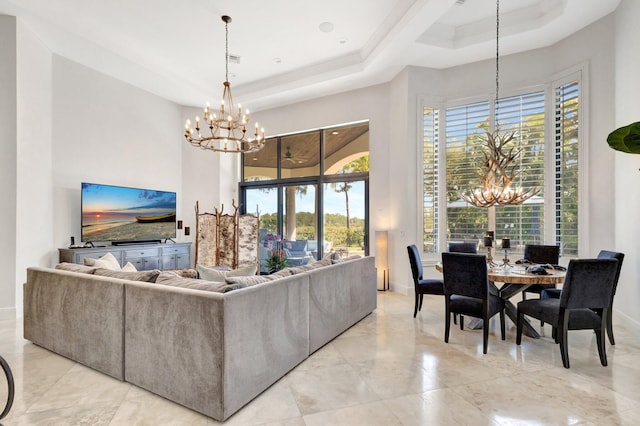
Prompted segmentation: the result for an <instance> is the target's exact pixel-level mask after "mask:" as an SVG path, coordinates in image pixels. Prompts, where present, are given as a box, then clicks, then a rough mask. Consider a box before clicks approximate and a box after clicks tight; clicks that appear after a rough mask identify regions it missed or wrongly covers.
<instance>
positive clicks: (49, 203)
mask: <svg viewBox="0 0 640 426" xmlns="http://www.w3.org/2000/svg"><path fill="white" fill-rule="evenodd" d="M17 46H18V51H17V61H16V63H17V70H18V73H17V93H18V98H17V125H18V132H17V144H16V145H17V156H16V160H17V185H16V188H17V193H16V198H17V203H16V207H17V209H16V211H17V215H16V222H15V223H16V226H15V228H16V246H15V249H16V261H15V271H16V283H15V284H16V302H15V303H16V308H17V312H22V283H23V282H25V281H26V269H27V267H29V266H50V263H51V262H50V260H51V254H52V253H53V252H54V250H55V244H54V240H53V233H54V230H53V226H51V225H52V224H51V217H52V215H53V212H54V206H53V184H52V177H53V175H52V163H51V155H52V137H51V113H52V109H51V108H52V103H51V101H52V100H51V93H52V84H51V83H52V82H51V70H52V63H51V59H52V56H51V53H50V52H49V50H48V49H47V48H46V47H45V46H44V45H43V44H42V43H41V42H40V41H39V40H38V39H37V38H36V37H35V36H34V34H33V33H32V32H31V31H30V30H29V29H27V28H25V27H24V25H23V24H22V23H21V22H20V21H18V25H17Z"/></svg>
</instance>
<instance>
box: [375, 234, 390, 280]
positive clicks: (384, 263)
mask: <svg viewBox="0 0 640 426" xmlns="http://www.w3.org/2000/svg"><path fill="white" fill-rule="evenodd" d="M375 236H376V270H377V273H378V291H387V290H389V259H388V242H389V231H376V233H375ZM380 283H381V284H382V288H380Z"/></svg>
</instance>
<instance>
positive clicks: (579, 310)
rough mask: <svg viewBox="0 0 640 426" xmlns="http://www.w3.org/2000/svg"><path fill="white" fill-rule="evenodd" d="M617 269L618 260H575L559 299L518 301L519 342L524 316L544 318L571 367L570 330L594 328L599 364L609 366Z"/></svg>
mask: <svg viewBox="0 0 640 426" xmlns="http://www.w3.org/2000/svg"><path fill="white" fill-rule="evenodd" d="M617 269H618V260H617V259H572V260H571V261H570V262H569V267H568V268H567V275H566V277H565V281H564V284H563V286H562V292H561V293H560V298H559V299H554V298H544V299H543V298H541V299H529V300H523V301H521V302H520V303H518V321H517V331H516V344H517V345H520V343H521V341H522V325H523V322H524V316H525V315H527V316H530V317H533V318H537V319H539V320H541V321H544V322H546V323H548V324H550V325H551V326H552V327H554V330H555V340H556V341H557V343H560V354H561V356H562V364H563V365H564V367H565V368H569V348H568V340H567V331H569V330H585V329H592V330H594V331H595V333H596V341H597V345H598V354H599V355H600V363H601V364H602V365H603V366H606V365H607V354H606V350H605V337H604V335H605V330H606V327H607V324H606V322H607V315H608V311H609V305H610V303H611V297H612V293H613V284H614V281H615V275H616V271H617ZM445 290H446V281H445Z"/></svg>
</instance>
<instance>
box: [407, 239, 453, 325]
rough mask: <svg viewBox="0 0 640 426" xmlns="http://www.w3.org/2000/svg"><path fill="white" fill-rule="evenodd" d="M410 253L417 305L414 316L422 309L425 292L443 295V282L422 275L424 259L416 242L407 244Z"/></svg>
mask: <svg viewBox="0 0 640 426" xmlns="http://www.w3.org/2000/svg"><path fill="white" fill-rule="evenodd" d="M407 252H408V253H409V263H410V264H411V274H412V276H413V288H414V290H415V298H416V300H415V307H414V308H413V317H414V318H415V317H416V315H418V311H420V310H422V296H423V295H425V294H437V295H443V294H444V289H443V283H442V280H438V279H424V278H423V277H422V261H421V260H420V253H419V252H418V248H417V247H416V246H415V244H412V245H410V246H407Z"/></svg>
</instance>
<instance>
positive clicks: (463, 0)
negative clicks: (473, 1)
mask: <svg viewBox="0 0 640 426" xmlns="http://www.w3.org/2000/svg"><path fill="white" fill-rule="evenodd" d="M466 1H467V0H456V4H464V2H466Z"/></svg>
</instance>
